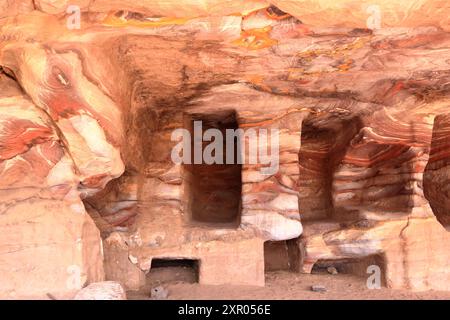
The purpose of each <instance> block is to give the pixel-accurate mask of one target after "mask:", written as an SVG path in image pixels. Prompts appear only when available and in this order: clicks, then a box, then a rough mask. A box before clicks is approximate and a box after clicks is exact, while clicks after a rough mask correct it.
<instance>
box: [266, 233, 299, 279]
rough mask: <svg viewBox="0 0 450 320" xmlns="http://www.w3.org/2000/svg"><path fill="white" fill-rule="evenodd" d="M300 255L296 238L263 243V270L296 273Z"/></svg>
mask: <svg viewBox="0 0 450 320" xmlns="http://www.w3.org/2000/svg"><path fill="white" fill-rule="evenodd" d="M300 263H301V254H300V249H299V244H298V238H296V239H291V240H284V241H266V242H264V270H265V271H266V272H268V271H279V270H287V271H292V272H298V271H299V268H300Z"/></svg>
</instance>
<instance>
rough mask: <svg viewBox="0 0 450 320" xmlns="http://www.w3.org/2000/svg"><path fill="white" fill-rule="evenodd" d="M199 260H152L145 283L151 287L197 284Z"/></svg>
mask: <svg viewBox="0 0 450 320" xmlns="http://www.w3.org/2000/svg"><path fill="white" fill-rule="evenodd" d="M198 281H199V260H194V259H153V260H152V265H151V268H150V272H149V273H148V274H147V276H146V283H147V284H150V285H151V286H155V285H160V284H163V283H170V282H185V283H198Z"/></svg>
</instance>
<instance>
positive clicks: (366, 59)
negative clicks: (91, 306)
mask: <svg viewBox="0 0 450 320" xmlns="http://www.w3.org/2000/svg"><path fill="white" fill-rule="evenodd" d="M70 4H71V5H78V6H79V7H80V10H81V24H80V25H81V29H75V30H71V29H69V28H68V27H67V25H66V22H67V19H68V17H69V15H70V13H66V9H67V6H68V5H69V1H63V0H62V1H49V0H40V1H18V2H14V3H11V2H9V1H0V18H1V19H0V66H1V68H2V69H1V70H2V73H1V75H0V172H1V182H0V185H1V188H0V194H1V197H0V229H1V230H0V231H1V232H0V234H1V236H0V238H1V243H2V244H1V245H0V257H1V258H0V273H1V274H2V276H1V280H2V281H0V296H2V297H8V298H11V297H25V296H33V297H45V296H46V294H51V295H54V296H62V297H66V296H73V295H74V294H75V291H76V289H77V288H78V289H79V287H81V286H84V285H87V284H89V283H94V282H99V281H102V280H103V277H104V276H103V272H104V271H105V275H106V278H107V280H114V281H118V282H120V283H122V284H123V285H124V286H125V287H126V288H127V289H137V288H139V287H140V286H142V285H143V284H144V282H145V273H146V272H148V271H149V270H150V268H151V267H152V261H155V260H157V259H187V260H195V261H198V260H199V261H201V263H200V265H199V268H200V269H199V282H200V283H204V284H246V285H247V284H251V285H263V284H264V258H265V257H264V242H268V243H269V241H270V243H271V245H268V246H266V247H267V248H270V247H272V244H273V241H280V243H282V244H281V246H278V247H277V246H276V245H274V247H277V248H286V249H285V250H287V253H286V256H287V255H289V256H290V258H289V259H290V262H289V263H288V264H289V265H290V266H291V267H292V266H293V265H294V268H291V269H295V270H297V271H302V272H311V270H312V269H313V267H314V266H320V265H322V264H327V263H333V261H334V262H335V263H345V264H346V265H347V268H348V269H349V270H350V271H351V272H354V273H364V274H365V270H366V268H367V266H369V265H372V264H376V265H379V266H380V268H381V270H382V272H383V280H384V284H385V285H386V286H388V287H391V288H406V289H411V290H428V289H439V290H450V253H449V250H448V249H449V245H450V236H449V233H448V226H449V223H450V218H449V214H448V209H449V206H450V200H449V195H448V192H447V186H446V183H447V181H448V180H449V179H448V174H447V169H448V166H449V163H450V160H449V159H450V158H449V152H448V150H449V147H450V144H449V138H448V134H449V128H450V118H449V117H448V111H447V109H448V106H449V104H450V99H449V98H448V94H449V91H450V87H449V79H450V71H449V64H450V60H449V58H448V57H449V53H450V51H449V50H450V49H449V48H450V34H449V33H448V31H449V20H448V17H449V16H450V15H449V13H450V8H449V7H448V4H447V2H446V1H439V0H416V1H412V2H411V3H410V2H408V5H407V4H406V2H404V1H387V0H386V1H385V0H376V1H370V4H371V5H377V6H378V7H377V8H378V9H377V10H380V11H381V13H382V20H381V22H380V23H381V25H380V29H378V28H375V30H371V29H369V28H367V25H366V20H367V18H368V17H369V15H370V12H372V11H370V10H369V7H368V6H369V5H370V4H369V3H368V2H367V3H366V2H365V1H361V3H358V4H355V2H354V1H347V0H341V1H327V0H320V1H317V3H315V4H314V5H313V4H312V3H311V2H310V1H301V0H299V1H282V0H280V1H275V0H274V1H240V0H233V1H215V0H212V1H202V2H201V3H199V2H198V1H191V0H183V1H181V3H180V1H178V2H173V1H153V0H152V1H140V2H136V1H127V0H117V1H89V0H83V1H70ZM372 9H373V8H372ZM367 10H369V11H370V12H369V13H368V11H367ZM427 13H432V14H427ZM198 119H200V120H202V121H203V122H204V123H206V124H207V127H208V128H216V129H218V130H222V131H225V130H226V129H242V130H251V129H253V130H255V131H256V132H258V130H262V129H265V130H268V132H270V130H271V129H277V130H278V132H279V146H278V151H277V154H278V155H279V159H278V162H277V170H276V171H275V172H270V173H269V174H263V173H262V171H261V169H262V168H263V167H264V165H261V164H260V163H248V162H246V163H243V164H240V165H235V164H233V165H205V164H202V165H196V164H190V165H183V164H176V163H174V162H173V161H172V158H171V155H172V150H173V149H174V147H176V145H177V144H178V143H179V142H180V141H179V140H177V139H173V136H172V133H173V132H174V130H176V129H180V128H185V129H187V130H188V131H191V132H192V130H193V129H192V128H193V121H195V120H198ZM247 142H248V144H249V145H251V143H255V142H259V143H260V147H259V148H261V149H262V148H265V147H266V146H268V145H270V142H269V140H264V139H261V136H256V137H252V136H250V137H249V138H248V141H247ZM261 143H262V144H261ZM249 145H248V146H249ZM249 152H250V148H247V149H246V150H245V152H244V155H245V156H246V157H247V158H248V157H249V156H250V154H249ZM86 213H89V215H88V214H86ZM91 217H92V218H91ZM93 221H95V225H96V226H97V228H98V229H97V228H95V225H94V223H93ZM67 230H69V232H67ZM98 230H100V232H99V231H98ZM100 234H101V236H100ZM101 239H103V243H101ZM285 241H288V243H287V244H286V245H284V242H285ZM277 250H278V249H277ZM282 250H283V249H282ZM269 258H270V255H267V256H266V259H269ZM102 260H103V261H102ZM266 265H270V264H267V263H266ZM73 266H75V269H74V267H73ZM30 270H33V272H30ZM68 270H69V271H68ZM74 270H75V273H76V274H75V278H73V274H74ZM103 270H104V271H103ZM74 279H75V280H74ZM68 283H69V285H68ZM74 283H75V284H76V285H75V286H73V284H74ZM77 286H78V287H77Z"/></svg>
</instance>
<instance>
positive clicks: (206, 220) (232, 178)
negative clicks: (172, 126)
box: [184, 110, 242, 227]
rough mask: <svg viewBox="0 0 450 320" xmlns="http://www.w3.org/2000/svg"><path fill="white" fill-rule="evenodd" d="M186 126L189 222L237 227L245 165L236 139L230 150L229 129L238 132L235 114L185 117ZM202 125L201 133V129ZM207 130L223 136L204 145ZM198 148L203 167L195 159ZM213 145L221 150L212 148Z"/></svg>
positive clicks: (185, 172)
mask: <svg viewBox="0 0 450 320" xmlns="http://www.w3.org/2000/svg"><path fill="white" fill-rule="evenodd" d="M184 122H185V127H186V128H187V129H188V130H189V131H190V132H191V164H185V165H184V169H185V170H184V181H185V195H186V199H185V201H186V211H187V216H188V217H189V219H190V222H191V223H200V224H204V225H211V226H214V227H218V226H220V227H237V226H238V225H239V223H240V213H241V194H242V177H241V174H242V164H240V163H238V151H239V150H240V149H239V145H238V140H237V138H233V139H229V140H232V142H233V143H232V147H231V148H227V129H232V130H236V129H238V128H239V125H238V122H237V118H236V112H235V111H228V110H227V111H218V112H216V113H210V114H209V113H208V114H204V113H200V114H198V113H196V114H193V113H192V114H185V119H184ZM199 124H200V125H201V130H199V129H198V128H199ZM196 128H197V129H196ZM208 129H216V130H214V131H215V132H216V133H218V132H220V134H219V135H218V136H213V137H210V138H209V140H211V141H203V140H206V139H203V135H204V134H205V132H206V131H207V130H208ZM199 132H201V137H199V136H198V133H199ZM210 132H211V131H210ZM196 133H197V134H196ZM216 139H220V141H216ZM217 142H218V144H215V143H217ZM228 142H230V141H228ZM199 145H200V146H201V155H202V158H201V163H198V157H197V161H196V159H195V150H196V147H197V150H198V149H199V148H198V146H199ZM212 145H216V146H219V147H220V146H222V148H213V147H212ZM205 150H206V151H205ZM227 153H229V154H228V157H227ZM207 155H212V156H214V163H211V162H209V163H208V162H207V161H206V157H205V156H207ZM227 158H228V161H227ZM210 159H211V158H210ZM230 159H232V161H230ZM227 162H228V163H227Z"/></svg>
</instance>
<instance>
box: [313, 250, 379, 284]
mask: <svg viewBox="0 0 450 320" xmlns="http://www.w3.org/2000/svg"><path fill="white" fill-rule="evenodd" d="M371 267H378V268H379V270H380V276H381V285H382V286H386V280H385V271H386V263H385V258H384V255H382V254H374V255H370V256H367V257H361V258H345V259H336V260H326V259H324V260H318V261H317V262H316V263H315V264H314V266H313V268H312V271H311V273H313V274H329V273H330V268H334V269H336V271H337V272H338V273H341V274H353V275H356V276H358V277H363V278H367V277H368V276H369V275H370V274H371V272H373V269H372V268H371Z"/></svg>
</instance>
